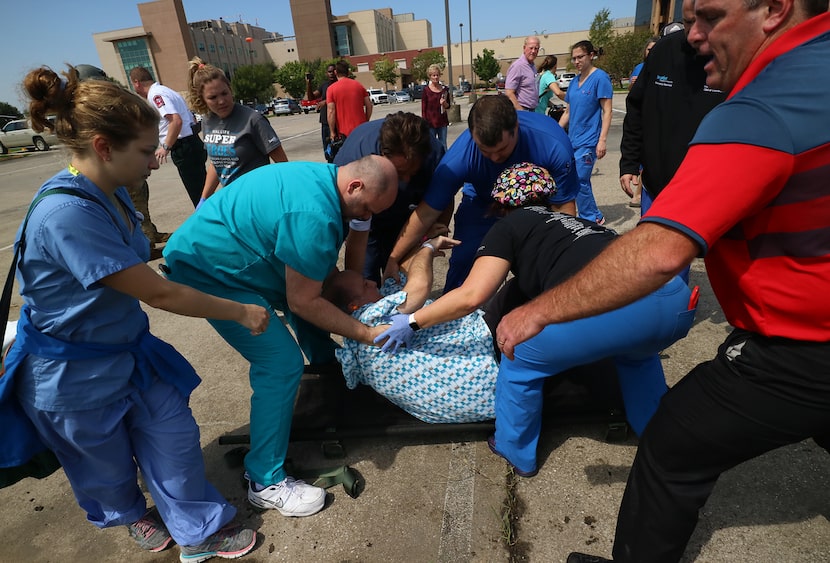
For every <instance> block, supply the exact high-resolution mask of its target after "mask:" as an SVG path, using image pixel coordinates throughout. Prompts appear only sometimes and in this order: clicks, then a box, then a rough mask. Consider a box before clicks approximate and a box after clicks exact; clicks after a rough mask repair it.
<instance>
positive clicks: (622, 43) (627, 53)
mask: <svg viewBox="0 0 830 563" xmlns="http://www.w3.org/2000/svg"><path fill="white" fill-rule="evenodd" d="M649 39H651V32H650V31H649V30H647V29H646V30H642V31H631V32H628V33H623V34H622V35H617V36H615V37H613V38H612V39H611V42H610V43H609V44H608V47H607V48H606V49H605V50H604V54H603V56H602V57H600V58H599V59H598V60H597V66H598V67H599V68H601V69H602V70H604V71H605V72H607V73H608V75H609V76H610V77H611V81H612V82H614V83H615V84H616V85H618V86H620V87H622V79H623V78H628V77H629V76H630V75H631V71H632V70H633V69H634V67H635V66H636V65H637V64H639V63H641V62H643V50H644V49H645V46H646V43H648V40H649Z"/></svg>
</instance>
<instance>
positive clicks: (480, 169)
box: [424, 111, 579, 209]
mask: <svg viewBox="0 0 830 563" xmlns="http://www.w3.org/2000/svg"><path fill="white" fill-rule="evenodd" d="M518 116H519V132H518V136H519V140H518V142H517V143H516V148H515V149H514V150H513V154H511V155H510V156H509V157H508V158H507V160H506V161H505V162H501V163H496V162H493V161H492V160H490V159H489V158H486V157H485V156H484V155H482V154H481V151H479V150H478V147H477V146H476V144H475V141H473V137H472V135H471V134H470V130H469V129H467V130H465V131H464V132H463V133H462V134H461V135H460V136H459V137H458V139H456V141H455V142H454V143H453V144H452V146H450V148H449V150H448V151H447V154H445V155H444V158H442V159H441V162H440V163H439V164H438V167H437V168H436V169H435V173H434V174H433V175H432V181H431V183H430V185H429V188H428V189H427V193H426V195H425V196H424V201H425V202H426V203H427V204H428V205H429V206H430V207H432V208H433V209H444V208H446V207H447V206H448V205H449V204H450V203H452V201H453V198H454V197H455V194H456V192H458V190H459V189H460V188H461V186H462V185H464V184H465V183H467V184H469V187H471V188H472V189H473V190H474V191H475V194H476V196H477V197H480V198H483V199H484V200H485V201H490V200H492V198H491V197H490V192H491V191H492V190H493V184H494V183H495V181H496V178H498V175H499V174H501V172H502V171H503V170H504V169H505V168H507V167H509V166H511V165H513V164H517V163H519V162H532V163H534V164H537V165H538V166H542V167H543V168H545V169H547V171H548V172H550V173H551V175H552V176H553V179H554V180H555V181H556V189H557V191H556V194H555V195H554V196H553V197H552V198H550V202H551V203H556V204H562V203H566V202H568V201H573V200H574V199H576V194H577V192H579V178H578V177H577V175H576V162H575V161H574V153H573V148H572V147H571V142H570V140H569V139H568V135H567V134H566V133H565V131H564V130H563V129H562V127H560V126H559V124H558V123H557V122H556V121H555V120H554V119H551V118H550V117H548V116H546V115H542V114H539V113H535V112H529V111H520V112H518ZM469 187H468V186H465V193H466V192H467V190H468V189H469Z"/></svg>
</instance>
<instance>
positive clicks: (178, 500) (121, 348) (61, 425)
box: [0, 67, 269, 561]
mask: <svg viewBox="0 0 830 563" xmlns="http://www.w3.org/2000/svg"><path fill="white" fill-rule="evenodd" d="M23 89H24V92H25V93H26V94H27V95H28V97H29V98H30V100H31V101H30V104H29V112H30V115H31V119H32V124H33V127H34V128H36V129H39V130H42V129H43V128H45V127H49V128H51V127H53V126H52V124H51V123H50V122H49V121H48V120H47V116H49V115H52V114H55V115H56V118H55V122H54V129H55V132H56V134H57V136H58V139H60V141H61V142H62V143H63V145H64V146H65V147H66V148H67V149H68V151H69V154H70V164H69V166H68V168H67V169H64V170H62V171H61V172H58V173H57V174H56V175H55V176H53V177H52V178H51V179H49V180H47V181H46V183H45V184H44V185H43V186H42V187H41V188H40V190H39V191H38V193H37V195H36V196H35V199H34V201H33V202H32V205H31V206H30V210H29V214H28V215H27V217H26V219H25V220H24V222H23V225H22V226H21V228H20V230H19V231H18V235H17V241H16V246H17V252H18V253H19V260H18V261H17V266H16V267H17V280H18V283H19V286H20V294H21V296H22V297H23V302H24V305H23V307H22V308H21V311H20V321H19V322H18V328H17V339H16V340H15V342H14V344H13V345H12V347H11V349H10V350H9V353H8V357H7V358H6V362H5V367H6V374H5V375H4V376H3V377H2V378H0V383H1V384H2V385H0V395H3V389H2V387H4V386H8V385H13V390H12V395H13V396H12V398H13V400H16V401H17V403H18V404H19V406H20V408H21V409H22V412H23V413H25V418H26V419H28V420H27V422H28V423H30V424H28V423H27V425H26V426H25V428H27V429H29V430H31V431H33V433H34V434H35V435H36V436H37V437H38V438H39V439H40V441H41V442H42V444H43V445H45V446H46V447H47V448H48V449H50V450H51V451H52V452H54V454H55V455H56V456H57V458H58V460H59V461H60V463H61V464H62V465H63V469H64V472H65V473H66V477H67V479H68V480H69V483H70V485H71V486H72V490H73V492H74V494H75V497H76V499H77V501H78V504H79V505H80V506H81V508H83V509H84V510H85V511H86V512H87V519H88V520H89V521H90V522H92V523H93V524H94V525H96V526H98V527H99V528H108V527H112V526H127V527H128V529H129V532H130V535H131V536H132V537H133V538H134V539H135V540H136V542H137V543H138V545H139V547H141V548H142V549H145V550H148V551H154V552H155V551H161V550H163V549H164V548H166V547H167V546H168V545H169V544H170V542H171V540H175V541H176V542H177V543H178V544H179V546H180V549H181V560H182V561H204V560H205V559H208V558H210V557H213V556H220V557H240V556H242V555H244V554H246V553H248V552H249V551H250V550H251V549H253V547H254V545H255V543H256V533H255V532H254V531H253V530H248V529H243V528H241V527H239V526H236V525H233V524H232V523H231V521H232V519H233V518H234V516H235V515H236V508H235V507H234V506H232V505H231V504H230V503H228V501H227V500H225V498H223V497H222V495H221V494H220V493H219V491H217V490H216V489H215V488H214V487H213V485H211V484H210V483H209V482H208V481H207V479H206V477H205V467H204V460H203V458H202V452H201V448H200V445H199V427H198V426H197V425H196V421H195V420H194V418H193V414H192V413H191V412H190V408H189V407H188V398H189V396H190V393H191V391H193V389H194V388H195V387H196V386H197V385H198V384H199V377H198V376H197V375H196V372H195V371H194V370H193V368H192V367H191V366H190V364H189V363H188V362H187V360H186V359H185V358H184V357H182V356H181V355H180V354H179V353H178V352H177V351H176V350H175V349H174V348H173V347H171V346H170V345H169V344H166V343H165V342H162V341H161V340H159V339H158V338H156V337H155V336H153V335H152V334H150V331H149V324H148V319H147V315H146V313H144V311H143V310H142V308H141V302H143V303H145V304H147V305H149V306H151V307H156V308H159V309H163V310H166V311H170V312H172V313H177V314H180V315H187V316H191V317H204V318H208V317H209V318H212V319H225V320H229V321H235V322H237V323H239V324H241V325H243V326H244V327H245V328H246V329H248V330H250V331H251V332H252V333H253V334H259V333H261V332H262V331H264V330H265V329H266V328H267V326H268V319H269V314H268V312H267V311H266V310H265V309H264V308H263V307H261V306H258V305H246V304H240V303H237V302H235V301H230V300H228V299H221V298H217V297H213V296H210V295H207V294H205V293H202V292H199V291H196V290H194V289H192V288H190V287H187V286H184V285H181V284H177V283H173V282H171V281H168V280H166V279H164V278H163V277H161V276H159V275H158V274H157V273H156V272H154V271H153V270H152V269H150V267H149V266H147V264H145V261H146V260H147V258H148V257H149V253H150V247H149V244H148V242H147V238H146V237H145V236H144V234H143V233H142V232H141V228H140V224H141V220H140V214H138V213H136V211H135V208H134V207H133V205H132V203H131V202H130V197H129V195H128V193H127V190H126V189H125V187H124V186H134V185H140V184H141V182H143V181H144V180H146V179H147V178H148V177H149V176H150V173H151V172H152V171H153V170H156V169H158V161H157V159H156V148H157V146H158V143H159V139H158V123H159V118H158V113H157V112H156V111H155V109H153V107H151V106H150V105H149V104H148V103H147V101H146V100H144V99H143V98H141V97H139V96H138V95H136V94H133V93H132V92H129V91H128V90H125V89H124V88H122V87H121V86H119V85H118V84H116V83H114V82H109V81H106V80H86V81H80V79H79V76H78V71H77V70H76V69H75V68H73V67H69V70H68V72H65V73H63V76H59V75H58V74H57V73H55V72H54V71H53V70H51V69H49V68H46V67H42V68H38V69H36V70H33V71H31V72H30V73H29V74H28V75H27V76H26V78H25V81H24V83H23ZM12 380H13V382H12ZM4 430H5V432H6V436H5V438H7V439H5V440H4V447H3V451H2V453H3V454H4V455H5V454H6V453H7V452H8V448H9V444H10V443H11V442H14V438H13V437H12V436H10V435H9V434H8V433H9V429H8V428H4ZM2 461H5V460H2ZM139 469H140V470H141V474H142V478H143V481H144V483H145V484H146V486H147V489H148V490H149V492H150V495H151V496H152V497H153V500H154V501H155V504H156V506H155V507H154V508H153V509H151V510H149V511H148V510H147V504H146V499H145V497H144V493H143V492H142V490H141V488H140V487H139V485H138V481H137V477H138V476H137V471H138V470H139Z"/></svg>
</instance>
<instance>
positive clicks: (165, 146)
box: [161, 143, 170, 151]
mask: <svg viewBox="0 0 830 563" xmlns="http://www.w3.org/2000/svg"><path fill="white" fill-rule="evenodd" d="M161 148H163V149H164V150H166V151H169V150H170V147H168V146H167V143H162V144H161Z"/></svg>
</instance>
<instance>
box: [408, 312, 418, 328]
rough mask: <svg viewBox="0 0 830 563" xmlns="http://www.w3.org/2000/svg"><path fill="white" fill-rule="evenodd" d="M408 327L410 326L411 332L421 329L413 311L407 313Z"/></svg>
mask: <svg viewBox="0 0 830 563" xmlns="http://www.w3.org/2000/svg"><path fill="white" fill-rule="evenodd" d="M409 328H411V329H412V331H413V332H417V331H419V330H421V326H420V325H419V324H418V322H417V321H416V320H415V313H410V314H409Z"/></svg>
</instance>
